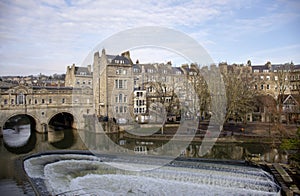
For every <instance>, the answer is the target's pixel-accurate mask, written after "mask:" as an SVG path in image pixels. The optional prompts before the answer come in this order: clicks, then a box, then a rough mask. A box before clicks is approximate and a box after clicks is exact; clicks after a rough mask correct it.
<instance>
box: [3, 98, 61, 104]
mask: <svg viewBox="0 0 300 196" xmlns="http://www.w3.org/2000/svg"><path fill="white" fill-rule="evenodd" d="M65 102H66V99H65V98H62V99H61V103H65ZM45 103H46V100H45V99H41V104H45ZM48 103H49V104H51V103H52V99H51V98H50V99H48ZM7 104H8V99H4V105H7ZM10 104H11V105H14V104H17V105H23V104H27V102H26V99H24V98H23V97H20V96H17V99H11V100H10ZM28 104H38V99H34V101H32V99H28Z"/></svg>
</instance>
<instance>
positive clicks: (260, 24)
mask: <svg viewBox="0 0 300 196" xmlns="http://www.w3.org/2000/svg"><path fill="white" fill-rule="evenodd" d="M257 4H258V5H257ZM256 5H257V7H259V3H258V2H256V1H255V0H254V1H251V0H250V1H243V2H242V3H241V2H240V1H237V0H216V1H208V0H203V1H197V0H194V1H179V0H166V1H139V0H132V1H119V0H110V1H92V0H78V1H72V0H65V1H60V0H42V1H35V0H27V1H22V0H14V1H0V16H1V17H0V43H1V45H0V52H1V53H0V57H1V58H2V60H1V62H0V67H3V66H5V68H6V69H9V66H8V65H9V64H11V65H22V64H24V66H25V67H26V66H29V65H30V66H36V67H38V66H40V65H41V64H44V65H46V66H50V65H51V70H52V69H54V70H56V72H64V71H65V68H64V67H65V66H66V63H67V64H70V63H73V62H75V63H77V64H79V63H81V61H82V60H83V59H84V58H85V56H86V55H87V54H88V52H89V51H90V50H91V49H92V48H93V47H94V46H96V44H98V43H99V42H101V41H102V40H104V39H105V38H107V37H109V36H110V35H112V34H114V33H117V32H119V31H121V30H125V29H129V28H132V27H140V26H154V25H155V26H164V27H170V28H174V29H178V30H180V31H183V32H185V33H187V34H188V35H190V36H192V37H193V38H194V39H196V40H198V41H199V43H200V44H202V45H204V46H205V47H207V49H208V50H210V51H211V52H212V53H214V54H218V53H220V54H221V53H222V54H226V53H224V51H223V50H228V48H226V47H225V46H222V45H224V44H226V40H231V41H233V42H237V43H238V42H240V41H241V40H242V39H245V37H247V35H249V34H251V33H261V34H264V33H268V32H270V31H275V30H277V29H279V28H281V27H282V26H283V25H285V24H287V23H288V22H290V21H293V20H295V18H296V19H297V17H299V15H298V12H297V11H296V10H297V9H296V8H295V7H297V8H299V3H297V2H294V1H288V2H287V3H284V2H281V1H279V3H278V2H276V3H272V4H270V3H269V4H268V5H269V6H268V8H270V9H269V10H266V13H263V12H261V13H260V14H259V16H254V15H253V16H252V17H250V18H245V17H242V13H239V12H240V10H242V9H245V8H247V9H249V10H250V11H255V10H251V9H252V8H253V7H254V6H256ZM271 5H274V6H271ZM276 5H280V6H276ZM282 5H284V6H282ZM224 40H225V42H224ZM225 48H226V49H225ZM216 51H217V52H216ZM218 51H219V52H218ZM11 54H15V55H11ZM46 61H47V62H46ZM46 66H44V67H46ZM18 70H20V69H11V70H10V71H11V72H12V73H14V74H17V73H16V72H17V71H18ZM45 70H46V69H45ZM7 72H9V71H7ZM20 74H21V73H20Z"/></svg>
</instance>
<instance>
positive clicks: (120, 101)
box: [119, 94, 123, 103]
mask: <svg viewBox="0 0 300 196" xmlns="http://www.w3.org/2000/svg"><path fill="white" fill-rule="evenodd" d="M122 100H123V95H122V94H119V103H122Z"/></svg>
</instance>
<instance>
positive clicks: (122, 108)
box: [115, 106, 127, 113]
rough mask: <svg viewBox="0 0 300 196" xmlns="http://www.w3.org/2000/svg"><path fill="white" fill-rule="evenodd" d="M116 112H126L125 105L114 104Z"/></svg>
mask: <svg viewBox="0 0 300 196" xmlns="http://www.w3.org/2000/svg"><path fill="white" fill-rule="evenodd" d="M115 111H116V113H126V112H127V106H115Z"/></svg>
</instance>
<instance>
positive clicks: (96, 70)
mask: <svg viewBox="0 0 300 196" xmlns="http://www.w3.org/2000/svg"><path fill="white" fill-rule="evenodd" d="M93 91H94V104H95V110H96V111H95V113H96V115H97V116H99V117H108V118H114V119H116V120H117V121H118V122H120V123H121V122H122V123H125V122H127V121H128V120H130V119H131V117H129V116H128V115H130V111H133V104H132V95H133V74H132V61H131V59H130V56H129V53H123V54H122V55H107V54H106V52H105V50H104V49H103V50H102V53H101V56H100V55H99V52H96V53H95V54H94V62H93Z"/></svg>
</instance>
